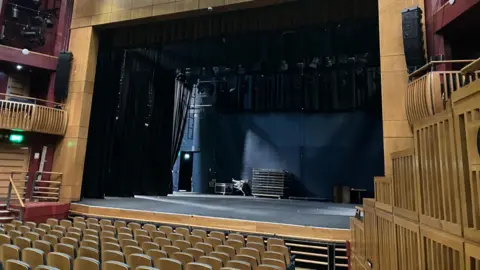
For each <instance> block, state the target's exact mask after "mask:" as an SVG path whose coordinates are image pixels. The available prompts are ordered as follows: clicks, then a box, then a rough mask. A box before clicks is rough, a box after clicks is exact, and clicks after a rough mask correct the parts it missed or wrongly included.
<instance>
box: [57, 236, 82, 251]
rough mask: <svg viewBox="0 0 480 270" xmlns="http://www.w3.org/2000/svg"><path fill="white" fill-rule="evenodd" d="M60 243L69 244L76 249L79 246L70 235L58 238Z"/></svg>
mask: <svg viewBox="0 0 480 270" xmlns="http://www.w3.org/2000/svg"><path fill="white" fill-rule="evenodd" d="M60 243H62V244H68V245H71V246H73V247H74V248H75V249H78V247H79V245H78V240H77V239H75V238H72V237H63V238H62V239H60Z"/></svg>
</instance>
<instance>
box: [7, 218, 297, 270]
mask: <svg viewBox="0 0 480 270" xmlns="http://www.w3.org/2000/svg"><path fill="white" fill-rule="evenodd" d="M265 242H266V245H265ZM0 245H1V246H0V262H2V263H3V264H5V266H6V268H7V269H12V270H17V269H60V270H64V269H65V270H71V269H74V270H77V269H88V268H93V269H105V270H117V269H120V270H124V269H172V270H176V269H192V270H196V269H201V270H203V269H205V270H207V269H212V270H217V269H218V270H219V269H240V270H244V269H245V270H256V269H259V270H267V269H269V270H270V269H272V270H281V269H287V267H288V269H293V268H294V265H293V263H292V262H291V258H290V253H289V250H288V248H287V247H286V246H285V244H284V242H283V240H282V239H279V238H269V239H267V241H265V240H264V239H263V237H258V236H247V237H246V238H245V236H243V235H241V234H237V233H230V234H228V235H225V234H224V233H223V232H216V231H212V232H209V233H207V231H204V230H198V229H194V230H192V231H190V230H189V229H188V228H175V229H174V228H172V227H169V226H160V227H159V228H157V226H155V225H153V224H145V225H143V226H142V225H140V224H139V223H136V222H130V223H128V224H127V223H126V222H124V221H115V222H112V221H110V220H100V221H99V220H97V219H94V218H89V219H84V218H81V217H75V218H74V219H73V221H71V220H60V221H58V220H56V219H49V220H47V222H46V223H42V224H39V225H38V226H37V224H35V223H33V222H25V223H22V222H20V221H16V220H14V221H12V223H11V224H5V225H4V228H3V229H0ZM13 265H15V266H13ZM45 265H47V266H49V267H55V268H45V267H47V266H45ZM93 269H92V270H93Z"/></svg>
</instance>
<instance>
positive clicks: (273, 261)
mask: <svg viewBox="0 0 480 270" xmlns="http://www.w3.org/2000/svg"><path fill="white" fill-rule="evenodd" d="M262 264H266V265H273V266H276V267H278V268H280V269H282V270H286V269H287V265H286V264H285V262H283V261H281V260H277V259H269V258H265V259H263V262H262Z"/></svg>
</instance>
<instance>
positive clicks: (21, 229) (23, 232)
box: [18, 225, 32, 235]
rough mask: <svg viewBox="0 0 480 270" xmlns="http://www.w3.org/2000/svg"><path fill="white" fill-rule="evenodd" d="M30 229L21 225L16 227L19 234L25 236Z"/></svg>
mask: <svg viewBox="0 0 480 270" xmlns="http://www.w3.org/2000/svg"><path fill="white" fill-rule="evenodd" d="M31 230H32V229H30V227H28V226H25V225H22V226H20V227H18V231H19V232H21V233H22V234H23V235H25V234H26V233H27V232H30V231H31Z"/></svg>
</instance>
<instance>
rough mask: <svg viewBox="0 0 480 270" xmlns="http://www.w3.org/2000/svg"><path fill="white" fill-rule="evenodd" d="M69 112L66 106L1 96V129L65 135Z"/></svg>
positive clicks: (31, 99)
mask: <svg viewBox="0 0 480 270" xmlns="http://www.w3.org/2000/svg"><path fill="white" fill-rule="evenodd" d="M66 128H67V111H66V110H65V109H64V105H62V104H59V103H55V102H49V101H46V100H41V99H35V98H29V97H23V96H16V95H7V94H0V129H19V130H23V131H33V132H40V133H46V134H55V135H64V134H65V130H66Z"/></svg>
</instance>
